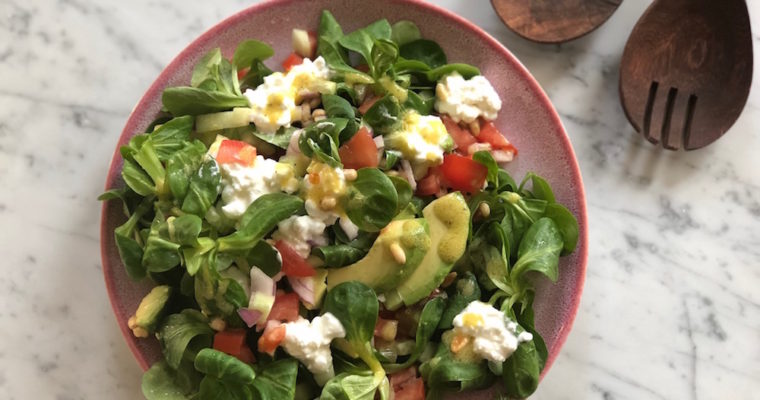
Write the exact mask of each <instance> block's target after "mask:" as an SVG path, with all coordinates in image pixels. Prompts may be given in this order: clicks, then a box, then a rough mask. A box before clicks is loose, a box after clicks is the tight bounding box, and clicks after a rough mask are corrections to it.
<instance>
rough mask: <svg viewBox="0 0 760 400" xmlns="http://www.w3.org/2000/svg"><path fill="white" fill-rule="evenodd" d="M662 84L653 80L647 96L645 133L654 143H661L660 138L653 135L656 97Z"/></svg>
mask: <svg viewBox="0 0 760 400" xmlns="http://www.w3.org/2000/svg"><path fill="white" fill-rule="evenodd" d="M659 85H660V83H659V82H657V81H652V84H651V85H650V86H649V97H647V105H646V108H645V109H644V124H643V132H642V133H643V134H644V137H645V138H646V139H647V140H648V141H650V142H652V143H654V144H657V143H659V139H657V138H655V137H653V136H652V129H651V127H652V110H653V109H654V103H655V99H656V98H657V87H658V86H659Z"/></svg>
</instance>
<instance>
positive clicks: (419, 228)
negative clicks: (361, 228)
mask: <svg viewBox="0 0 760 400" xmlns="http://www.w3.org/2000/svg"><path fill="white" fill-rule="evenodd" d="M396 245H397V246H399V247H400V248H401V249H402V250H403V252H404V258H405V261H404V262H403V263H399V261H398V260H397V259H396V257H394V254H393V250H392V249H391V247H393V246H396ZM429 248H430V234H429V233H428V227H427V223H426V221H425V219H423V218H417V219H404V220H396V221H391V223H389V224H388V225H387V226H386V227H385V228H383V229H382V230H381V231H380V235H379V236H378V237H377V239H376V240H375V243H374V244H373V245H372V247H371V248H370V249H369V252H368V253H367V255H366V256H364V258H362V259H361V260H359V261H357V262H355V263H354V264H351V265H348V266H346V267H343V268H336V269H330V270H329V271H328V273H327V290H328V291H329V290H330V289H332V288H334V287H335V286H337V285H339V284H341V283H343V282H348V281H359V282H361V283H364V284H365V285H367V286H369V287H371V288H372V289H374V290H375V292H377V293H382V292H384V291H387V290H390V289H392V288H394V287H396V285H398V284H399V283H400V282H401V281H403V280H404V279H405V278H406V277H408V276H409V275H410V274H411V273H413V272H414V271H415V270H416V269H417V267H418V266H419V265H420V262H421V261H422V259H423V257H424V256H425V254H426V253H427V252H428V249H429Z"/></svg>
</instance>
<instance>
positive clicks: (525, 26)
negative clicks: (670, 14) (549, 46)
mask: <svg viewBox="0 0 760 400" xmlns="http://www.w3.org/2000/svg"><path fill="white" fill-rule="evenodd" d="M622 1H623V0H491V5H492V6H493V8H494V10H496V14H498V15H499V18H501V20H502V21H504V23H505V24H506V25H507V26H508V27H509V29H512V30H513V31H514V32H515V33H517V34H518V35H520V36H522V37H524V38H526V39H528V40H533V41H535V42H540V43H562V42H567V41H569V40H573V39H576V38H579V37H581V36H583V35H585V34H587V33H589V32H591V31H593V30H594V29H596V28H597V27H599V25H601V24H602V23H604V21H606V20H607V19H608V18H609V17H610V15H612V13H613V12H615V10H617V8H618V7H619V6H620V3H621V2H622Z"/></svg>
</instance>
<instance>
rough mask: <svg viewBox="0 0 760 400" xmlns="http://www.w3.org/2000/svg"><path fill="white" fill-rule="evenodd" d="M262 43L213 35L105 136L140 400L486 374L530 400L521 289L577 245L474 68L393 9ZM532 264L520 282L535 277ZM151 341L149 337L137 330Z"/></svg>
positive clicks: (332, 398)
mask: <svg viewBox="0 0 760 400" xmlns="http://www.w3.org/2000/svg"><path fill="white" fill-rule="evenodd" d="M293 48H294V52H293V53H292V54H290V56H289V57H287V59H286V60H285V61H284V62H283V63H282V71H272V70H271V69H270V67H269V66H268V65H267V64H265V61H266V60H267V59H269V58H270V57H272V56H273V53H274V52H273V50H272V48H271V47H269V46H268V45H267V44H265V43H262V42H259V41H256V40H246V41H244V42H242V43H240V44H239V45H238V46H237V49H236V50H235V52H234V55H233V56H232V58H231V59H227V58H225V57H224V56H223V55H222V53H221V51H220V50H219V49H214V50H212V51H210V52H209V53H208V54H206V55H205V56H204V57H203V58H201V59H200V60H199V61H198V63H197V65H196V66H195V68H194V70H193V73H192V77H191V79H190V82H189V86H181V87H170V88H167V89H165V91H164V92H163V97H162V100H163V106H164V107H163V110H162V112H161V113H160V115H159V116H158V118H157V119H156V120H155V121H154V123H152V124H151V126H150V127H149V128H148V129H147V132H145V133H140V134H137V135H135V136H134V137H132V138H131V139H130V140H129V142H128V143H127V144H126V145H125V146H122V147H121V149H120V153H121V156H122V158H123V168H122V171H121V176H122V178H123V181H124V183H125V186H124V187H123V188H116V189H112V190H109V191H107V192H106V193H104V194H103V195H102V196H101V197H100V199H101V200H116V199H120V200H121V201H122V203H123V208H124V213H125V214H126V218H127V219H126V222H125V223H124V224H123V225H121V226H119V227H117V228H116V229H115V231H114V238H115V243H116V246H117V247H118V251H119V254H120V256H121V259H122V262H123V264H124V267H125V268H126V272H127V274H128V275H129V276H130V277H131V278H133V279H135V280H142V279H150V280H151V281H152V282H154V283H155V287H154V288H153V289H152V290H151V291H150V293H148V294H147V295H146V296H145V298H144V299H143V300H142V301H141V303H140V305H139V307H138V308H137V309H136V310H135V313H134V315H133V316H132V317H131V318H129V321H128V326H129V328H130V329H131V331H132V332H133V334H134V335H135V336H136V337H138V338H149V337H155V338H157V339H158V341H159V343H160V345H161V349H162V351H163V356H164V357H163V360H161V361H160V362H157V363H155V364H154V365H153V366H152V367H151V368H150V369H149V370H148V371H147V372H146V373H145V375H144V376H143V381H142V391H143V393H144V395H145V397H146V398H147V399H149V400H154V399H229V400H238V399H272V400H285V399H314V398H319V399H329V400H338V399H350V400H353V399H375V398H379V399H396V400H421V399H425V398H427V399H438V398H440V397H441V395H442V393H443V392H445V391H450V390H455V391H463V390H472V389H477V388H483V387H488V386H490V385H492V384H493V383H494V382H497V381H500V382H501V383H502V384H503V387H504V394H505V395H506V396H509V397H518V398H523V397H527V396H529V395H530V394H531V393H532V392H533V391H534V390H535V389H536V386H537V384H538V380H539V375H540V373H541V370H542V368H543V367H544V363H545V361H546V358H547V348H546V345H545V344H544V341H543V340H542V338H541V336H540V335H539V333H538V332H536V329H535V327H534V314H533V308H532V303H533V299H534V295H535V291H534V288H533V283H532V282H533V281H534V279H536V277H538V276H539V275H544V276H546V277H548V278H549V279H551V280H553V281H554V280H556V279H557V277H558V274H559V271H558V263H559V258H560V256H563V255H566V254H569V253H571V252H572V251H573V250H574V248H575V246H576V242H577V239H578V224H577V222H576V219H575V217H574V216H573V215H572V214H571V213H570V212H569V211H568V210H567V209H566V208H565V207H564V206H562V205H561V204H559V203H557V202H556V199H555V197H554V194H553V192H552V189H551V187H550V185H549V184H548V183H547V182H546V181H545V180H544V179H543V178H541V177H540V176H538V175H536V174H532V173H529V174H528V175H527V176H525V178H524V179H522V181H521V182H520V183H519V184H518V183H517V182H516V181H515V180H514V179H513V178H512V177H511V176H510V174H509V173H508V172H507V171H506V170H504V169H502V168H501V166H502V165H504V164H505V163H508V162H509V161H511V160H512V158H513V157H514V156H516V155H517V149H515V147H514V146H512V144H510V142H509V141H508V140H507V139H506V138H505V137H504V136H503V135H502V134H501V133H500V132H499V131H498V130H497V128H496V127H495V126H494V124H493V123H492V121H493V120H494V119H495V118H496V117H497V115H498V112H499V110H500V109H501V106H502V104H501V100H500V98H499V95H498V94H497V93H496V91H495V90H494V88H493V87H492V86H491V84H490V83H489V81H488V80H487V79H486V78H485V77H483V76H482V75H480V71H479V70H478V68H477V67H475V66H472V65H468V64H458V63H449V62H448V60H447V57H446V54H445V53H444V52H443V50H442V49H441V47H440V46H439V45H438V44H437V43H436V42H434V41H432V40H428V39H424V38H422V37H421V35H420V32H419V29H418V28H417V27H416V26H415V25H414V24H413V23H411V22H409V21H399V22H396V23H395V24H393V25H391V24H390V23H389V22H388V21H387V20H385V19H382V20H379V21H376V22H374V23H372V24H370V25H368V26H366V27H364V28H361V29H358V30H356V31H353V32H350V33H347V34H344V32H343V30H342V28H341V26H340V25H339V24H338V22H337V21H336V20H335V18H334V17H333V16H332V14H331V13H330V12H328V11H324V12H323V13H322V16H321V19H320V22H319V30H318V32H316V33H312V32H307V31H304V30H300V29H294V30H293ZM532 275H533V276H532ZM146 340H147V339H146Z"/></svg>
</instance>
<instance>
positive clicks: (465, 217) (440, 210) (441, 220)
mask: <svg viewBox="0 0 760 400" xmlns="http://www.w3.org/2000/svg"><path fill="white" fill-rule="evenodd" d="M422 215H423V216H424V217H425V221H427V224H428V227H429V228H430V241H431V245H430V249H429V250H428V251H427V254H425V257H424V258H423V259H422V262H421V263H420V265H419V267H417V268H416V269H415V270H414V272H413V273H412V274H411V275H409V277H408V278H406V279H405V280H404V281H403V282H401V284H400V285H399V286H398V287H394V288H392V289H390V290H389V291H387V292H385V299H386V300H385V307H386V308H387V309H389V310H395V309H397V308H399V307H401V306H402V305H404V304H405V305H407V306H409V305H412V304H414V303H416V302H418V301H420V300H422V299H423V298H425V297H426V296H428V295H430V293H432V292H433V290H434V289H435V288H437V287H438V286H439V285H440V284H441V282H443V280H444V278H446V275H448V274H449V272H450V271H451V268H452V267H453V266H454V264H455V263H456V262H457V261H458V260H459V258H460V257H462V255H463V254H464V251H465V248H466V247H467V235H468V233H469V230H470V209H469V208H468V207H467V202H465V200H464V197H462V195H461V194H460V193H459V192H456V193H449V194H447V195H446V196H443V197H441V198H439V199H436V200H434V201H433V202H431V203H430V204H428V206H427V207H425V209H423V210H422Z"/></svg>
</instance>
